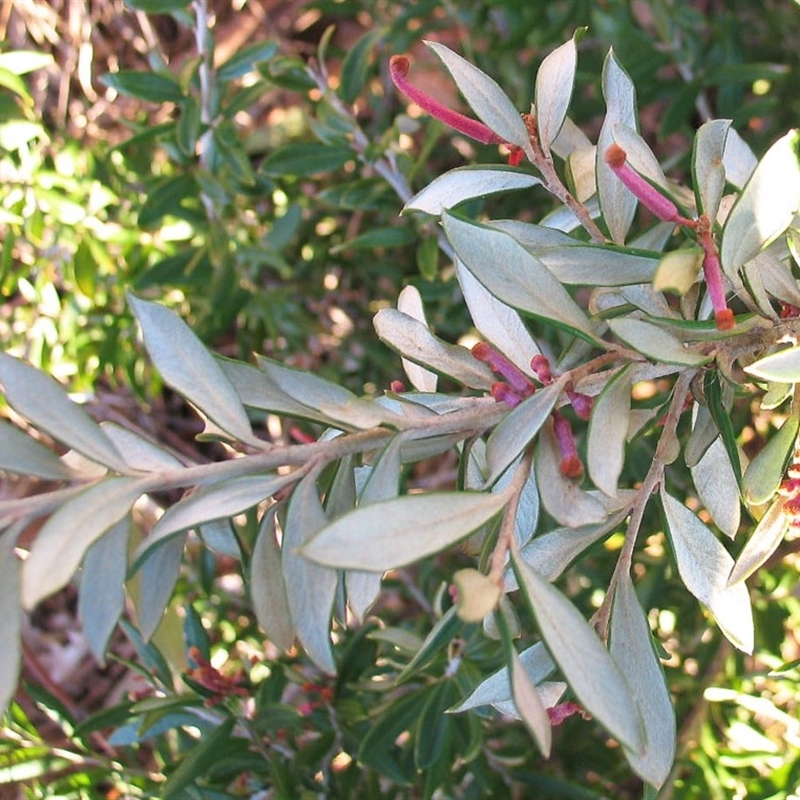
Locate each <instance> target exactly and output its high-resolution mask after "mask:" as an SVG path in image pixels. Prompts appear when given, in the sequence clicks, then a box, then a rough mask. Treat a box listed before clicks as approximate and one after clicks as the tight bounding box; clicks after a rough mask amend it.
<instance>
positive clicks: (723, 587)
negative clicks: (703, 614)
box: [661, 487, 753, 653]
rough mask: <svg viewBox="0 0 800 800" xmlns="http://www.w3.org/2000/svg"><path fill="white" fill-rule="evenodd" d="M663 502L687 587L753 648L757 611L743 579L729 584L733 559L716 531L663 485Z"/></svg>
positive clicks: (739, 641) (735, 638)
mask: <svg viewBox="0 0 800 800" xmlns="http://www.w3.org/2000/svg"><path fill="white" fill-rule="evenodd" d="M661 503H662V505H663V507H664V513H665V515H666V519H667V529H668V533H669V538H670V541H671V542H672V548H673V551H674V553H675V561H676V562H677V564H678V572H679V573H680V576H681V580H682V581H683V583H684V585H685V586H686V588H687V589H688V590H689V591H690V592H691V593H692V594H693V595H694V596H695V597H696V598H697V599H698V600H699V601H700V602H701V603H704V604H705V605H706V606H708V608H709V610H710V611H711V613H712V614H713V615H714V618H715V619H716V621H717V625H718V626H719V628H720V630H721V631H722V632H723V633H724V634H725V636H726V637H727V638H728V639H729V640H730V641H731V642H732V643H733V644H734V645H735V646H736V647H738V648H739V649H740V650H743V651H744V652H745V653H752V652H753V612H752V609H751V607H750V598H749V597H748V595H747V589H746V588H745V586H744V584H743V583H739V584H736V585H735V586H728V576H729V575H730V574H731V570H732V568H733V559H732V558H731V557H730V555H728V551H727V550H725V548H724V547H723V546H722V544H720V542H719V540H718V539H717V538H716V537H715V536H714V534H713V533H711V531H710V530H709V529H708V528H707V527H706V526H705V525H704V524H703V523H702V522H701V521H700V520H699V519H698V518H697V517H696V516H695V514H694V513H693V512H692V511H690V510H689V509H688V508H686V506H685V505H683V503H681V502H679V501H678V500H676V499H675V498H674V497H672V496H671V495H669V494H667V492H666V491H665V490H664V489H663V487H662V489H661Z"/></svg>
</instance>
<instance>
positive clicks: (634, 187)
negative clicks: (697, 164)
mask: <svg viewBox="0 0 800 800" xmlns="http://www.w3.org/2000/svg"><path fill="white" fill-rule="evenodd" d="M605 158H606V164H608V166H609V167H611V170H612V172H613V173H614V174H615V175H616V176H617V177H618V178H619V179H620V180H621V181H622V182H623V183H624V184H625V186H627V187H628V189H629V190H630V192H631V194H633V195H634V196H635V197H636V198H637V199H638V200H639V202H640V203H641V204H642V205H643V206H645V208H647V209H649V210H650V211H651V212H652V213H653V214H655V215H656V216H657V217H658V218H659V219H663V220H664V221H665V222H674V223H676V224H677V225H689V226H690V227H694V222H693V221H692V220H690V219H686V217H682V216H681V215H680V213H679V212H678V207H677V206H676V205H675V203H673V202H672V200H670V199H668V198H666V197H664V195H663V194H661V192H659V191H658V189H656V188H655V187H654V186H652V185H651V184H650V183H648V182H647V181H646V180H645V179H644V178H643V177H642V176H641V175H640V174H639V173H638V172H636V171H635V170H634V169H633V168H632V167H631V166H630V164H628V154H627V153H626V152H625V151H624V150H623V149H622V148H621V147H620V146H619V145H618V144H612V145H609V147H608V149H607V150H606V155H605Z"/></svg>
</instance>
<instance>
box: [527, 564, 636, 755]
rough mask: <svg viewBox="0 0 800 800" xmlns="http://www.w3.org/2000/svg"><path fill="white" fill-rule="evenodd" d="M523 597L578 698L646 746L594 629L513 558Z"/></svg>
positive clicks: (618, 733)
mask: <svg viewBox="0 0 800 800" xmlns="http://www.w3.org/2000/svg"><path fill="white" fill-rule="evenodd" d="M512 564H513V566H514V572H515V573H516V575H517V581H518V582H519V586H520V589H521V590H522V594H523V596H524V598H525V600H526V602H527V603H528V605H529V606H530V609H531V611H532V612H533V614H534V616H535V617H536V622H537V624H538V626H539V629H540V631H541V633H542V638H543V639H544V641H545V644H546V645H547V649H548V650H549V651H550V654H551V655H552V657H553V659H554V660H555V662H556V663H557V664H558V666H559V668H560V669H561V671H562V673H563V674H564V677H565V678H566V679H567V681H568V683H569V685H570V687H571V688H572V691H573V692H575V695H576V696H577V698H578V700H579V701H580V702H581V704H582V705H583V706H584V707H585V708H586V710H587V711H589V713H590V714H592V716H594V717H596V718H597V719H598V721H599V722H600V723H601V724H602V725H603V726H605V728H607V730H608V731H609V732H610V733H611V734H612V735H613V736H614V737H615V738H617V739H618V740H619V741H620V742H621V743H622V744H623V745H625V746H626V747H628V748H630V749H631V750H633V751H634V752H637V753H639V752H642V751H643V749H644V746H645V740H644V731H643V724H642V718H641V715H640V713H639V711H638V709H637V707H636V703H635V701H634V697H633V693H632V691H631V688H630V686H628V683H627V681H626V680H625V678H624V677H623V675H622V673H621V672H620V669H619V667H618V666H617V664H616V663H615V661H614V659H613V658H612V657H611V655H610V654H609V652H608V650H606V648H605V647H604V646H603V643H602V642H601V641H600V637H599V636H598V635H597V632H596V631H595V630H594V628H593V627H592V626H591V625H589V623H588V622H587V621H586V620H585V619H584V618H583V615H582V614H581V613H580V612H579V611H578V609H577V608H575V606H574V605H572V603H570V601H569V600H568V599H567V598H566V597H565V596H564V595H563V594H561V592H560V591H559V590H558V589H556V588H555V587H554V586H552V585H551V584H550V583H548V582H547V580H545V579H544V578H543V577H542V576H541V575H540V574H539V573H538V572H537V571H536V570H535V569H533V568H532V567H530V566H529V565H528V564H527V563H525V562H524V561H522V560H521V559H519V558H513V557H512Z"/></svg>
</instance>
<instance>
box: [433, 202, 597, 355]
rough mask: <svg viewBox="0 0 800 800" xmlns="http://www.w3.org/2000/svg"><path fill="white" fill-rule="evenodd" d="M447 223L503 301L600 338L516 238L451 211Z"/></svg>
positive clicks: (476, 271)
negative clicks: (464, 218)
mask: <svg viewBox="0 0 800 800" xmlns="http://www.w3.org/2000/svg"><path fill="white" fill-rule="evenodd" d="M442 221H443V223H444V229H445V233H446V234H447V238H448V239H449V240H450V242H451V243H452V245H453V247H454V248H455V251H456V255H458V257H459V258H460V259H461V261H463V262H464V265H465V266H466V267H467V269H469V270H470V272H472V274H473V275H474V276H475V277H476V278H477V279H478V280H479V281H480V282H481V283H482V284H483V285H484V286H485V287H486V288H487V289H488V290H489V291H490V292H491V293H492V294H493V295H494V296H495V297H496V298H497V299H498V300H500V301H501V302H503V303H505V304H507V305H510V306H513V307H514V308H517V309H519V310H520V311H522V312H524V313H528V314H531V315H533V316H535V317H538V318H540V319H543V320H546V321H548V322H551V323H553V324H555V325H556V326H558V327H562V328H566V329H567V330H568V331H569V332H570V333H574V334H576V335H578V336H580V337H581V338H584V339H586V340H587V341H590V342H594V341H595V336H594V332H593V330H592V326H591V323H590V322H589V320H588V319H587V318H586V315H585V314H584V313H583V311H582V310H581V309H580V308H579V306H578V305H577V304H576V303H575V301H574V300H573V299H572V298H571V297H570V296H569V293H568V292H567V290H566V289H564V287H563V286H562V285H561V284H560V283H559V282H558V280H557V279H556V278H555V277H554V276H553V275H552V274H551V273H550V272H549V271H548V270H547V268H546V267H545V266H544V264H542V262H541V261H539V259H537V258H535V257H534V256H532V255H531V254H530V253H529V252H528V251H527V250H526V249H525V248H524V247H523V246H522V245H521V244H520V243H519V242H517V241H516V239H514V238H512V237H511V236H509V235H508V234H506V233H504V232H502V231H498V230H496V229H493V228H489V227H486V226H483V225H477V224H475V223H473V222H469V221H466V220H463V219H460V218H458V217H455V216H453V215H451V214H449V213H447V212H445V214H444V215H443V216H442ZM528 358H529V359H530V356H528Z"/></svg>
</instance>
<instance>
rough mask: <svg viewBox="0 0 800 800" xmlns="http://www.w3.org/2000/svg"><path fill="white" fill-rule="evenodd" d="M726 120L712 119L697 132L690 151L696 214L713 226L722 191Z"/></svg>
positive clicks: (727, 123) (726, 135)
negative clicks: (701, 215)
mask: <svg viewBox="0 0 800 800" xmlns="http://www.w3.org/2000/svg"><path fill="white" fill-rule="evenodd" d="M730 127H731V120H729V119H712V120H710V121H709V122H706V123H704V124H703V125H701V126H700V127H699V128H698V129H697V133H696V134H695V137H694V148H693V150H692V177H693V183H694V196H695V202H696V203H697V211H698V213H700V214H705V215H706V216H707V217H708V218H709V220H711V223H712V225H713V224H714V223H715V222H716V220H717V212H718V211H719V203H720V200H722V193H723V191H724V190H725V164H724V157H725V143H726V141H727V139H728V130H729V129H730Z"/></svg>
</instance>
